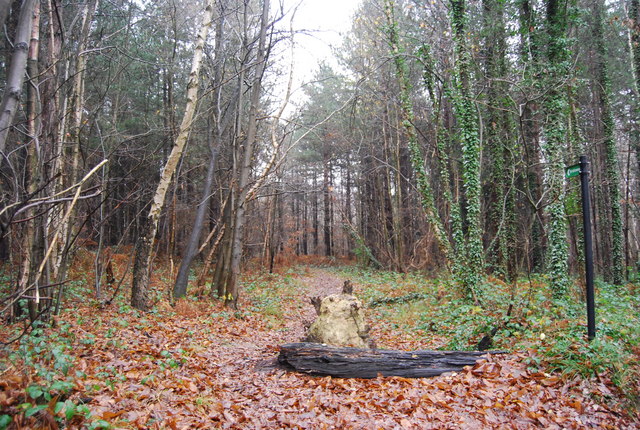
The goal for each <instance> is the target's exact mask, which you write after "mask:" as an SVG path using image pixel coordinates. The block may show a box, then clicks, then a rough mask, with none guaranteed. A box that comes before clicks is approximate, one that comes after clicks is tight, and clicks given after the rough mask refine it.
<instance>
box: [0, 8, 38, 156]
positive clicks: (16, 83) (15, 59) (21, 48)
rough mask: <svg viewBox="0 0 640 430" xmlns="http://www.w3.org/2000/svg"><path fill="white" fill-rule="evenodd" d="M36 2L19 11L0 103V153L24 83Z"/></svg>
mask: <svg viewBox="0 0 640 430" xmlns="http://www.w3.org/2000/svg"><path fill="white" fill-rule="evenodd" d="M35 5H36V0H25V1H24V2H23V3H22V8H21V9H20V17H19V18H18V27H17V28H16V36H15V39H14V41H13V54H12V55H11V64H10V65H9V69H8V70H7V82H6V84H5V87H4V94H3V96H2V102H1V103H0V152H4V150H5V147H6V145H7V135H8V134H9V128H10V127H11V124H12V123H13V117H14V116H15V114H16V110H17V108H18V102H19V101H20V95H21V94H22V83H23V82H24V76H25V71H26V68H27V58H28V56H29V40H30V38H31V27H32V23H33V12H34V8H35Z"/></svg>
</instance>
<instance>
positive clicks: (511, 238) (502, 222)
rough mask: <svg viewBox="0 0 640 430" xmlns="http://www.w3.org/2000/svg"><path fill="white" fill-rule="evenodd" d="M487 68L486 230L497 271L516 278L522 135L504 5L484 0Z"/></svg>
mask: <svg viewBox="0 0 640 430" xmlns="http://www.w3.org/2000/svg"><path fill="white" fill-rule="evenodd" d="M483 18H484V29H483V32H484V58H485V60H484V68H485V74H486V76H487V78H488V82H487V90H486V93H487V112H486V121H485V122H486V124H487V126H486V128H485V132H484V136H485V137H484V138H485V142H486V143H485V147H486V149H487V151H485V156H484V165H485V166H486V169H487V170H488V175H487V176H488V177H487V179H488V181H486V183H485V185H484V186H483V190H484V191H483V195H484V196H485V199H486V203H485V204H486V206H487V212H488V216H486V217H485V219H484V221H485V224H484V231H485V237H486V240H487V241H488V243H487V246H485V248H487V249H488V253H489V256H490V257H489V258H490V261H489V262H488V263H489V264H491V265H492V270H493V272H494V273H497V274H501V275H503V276H504V277H505V278H507V279H510V278H514V277H515V262H514V254H515V250H514V247H515V187H514V183H513V182H514V179H515V166H516V160H515V157H514V154H516V153H517V149H518V148H517V144H515V143H514V141H515V140H516V139H514V136H513V135H512V133H513V130H514V129H515V127H514V122H513V120H512V118H511V113H510V107H511V106H510V103H509V101H508V98H507V95H508V94H509V85H508V84H507V81H508V71H509V70H508V66H507V58H506V56H507V43H506V28H505V19H504V3H503V2H501V1H496V0H483Z"/></svg>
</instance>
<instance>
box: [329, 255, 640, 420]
mask: <svg viewBox="0 0 640 430" xmlns="http://www.w3.org/2000/svg"><path fill="white" fill-rule="evenodd" d="M334 270H335V271H336V272H337V273H338V274H339V275H340V276H343V277H345V278H348V279H351V280H352V281H353V282H354V284H355V285H356V288H355V292H356V294H357V295H358V296H359V297H360V298H361V299H362V300H363V302H364V303H365V305H367V306H368V307H369V308H370V313H371V316H370V317H371V318H373V319H377V320H378V321H382V320H384V321H386V322H391V323H392V324H393V327H394V328H396V329H397V330H404V331H406V332H408V333H411V334H412V336H414V337H417V338H418V339H419V340H420V343H421V344H423V345H424V348H433V347H434V346H435V347H436V348H439V349H448V350H474V349H478V348H479V346H480V345H479V344H480V342H481V341H482V340H483V338H485V339H484V341H483V342H484V345H482V346H487V347H488V348H489V349H492V350H505V351H514V352H515V351H533V352H535V354H533V355H532V357H533V358H532V359H531V361H530V363H529V365H530V366H531V367H533V368H537V369H540V370H544V371H559V372H562V373H565V374H571V375H573V374H579V375H582V376H583V377H587V378H591V377H595V378H598V379H600V380H609V379H610V380H611V381H612V382H613V384H614V385H615V386H616V387H618V388H619V389H620V390H621V391H622V392H623V394H624V396H625V397H626V398H627V399H629V400H631V402H632V403H635V404H636V407H637V405H638V399H639V397H638V394H639V393H638V387H639V382H640V370H639V369H638V365H637V363H638V358H639V357H640V294H638V293H639V292H640V287H639V286H638V285H636V284H627V285H624V286H614V285H611V284H607V283H605V282H602V281H597V282H596V325H597V336H596V338H595V339H594V340H593V341H591V342H589V341H588V340H587V336H586V330H587V329H586V305H585V304H584V297H583V295H582V292H581V287H580V286H579V285H574V286H573V289H572V290H571V291H570V292H569V294H568V295H567V297H565V298H564V299H563V300H561V301H552V300H551V297H552V294H551V290H550V286H549V280H548V279H547V278H546V277H545V276H537V277H534V278H531V279H523V280H519V281H518V282H517V283H514V284H506V283H504V282H502V281H501V280H499V279H494V278H488V279H486V280H485V281H484V284H483V285H482V286H481V303H479V304H474V303H470V302H468V301H466V300H464V298H463V297H461V296H460V294H459V292H458V290H457V289H456V288H455V286H454V285H453V283H452V282H451V281H450V280H448V279H442V278H439V279H427V278H426V277H423V276H421V275H420V274H415V273H414V274H398V273H394V272H388V271H374V270H366V269H361V268H356V267H346V268H345V267H343V268H336V269H334ZM375 322H376V321H373V323H374V324H375ZM488 339H490V342H488ZM436 340H439V342H436Z"/></svg>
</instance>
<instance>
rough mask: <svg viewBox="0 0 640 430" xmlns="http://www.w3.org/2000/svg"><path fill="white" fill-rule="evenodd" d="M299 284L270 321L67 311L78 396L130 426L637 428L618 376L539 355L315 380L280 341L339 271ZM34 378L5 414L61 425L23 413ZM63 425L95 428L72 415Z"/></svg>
mask: <svg viewBox="0 0 640 430" xmlns="http://www.w3.org/2000/svg"><path fill="white" fill-rule="evenodd" d="M297 285H298V286H299V288H298V290H297V291H296V294H295V296H294V297H287V298H283V299H282V303H283V305H284V308H283V312H282V316H281V318H280V321H281V323H280V324H279V325H275V326H274V325H273V324H272V321H271V320H269V319H267V318H265V317H264V316H263V315H261V314H260V313H251V312H243V313H238V314H236V315H234V314H233V313H231V312H230V311H229V310H227V309H225V308H224V307H223V306H222V305H221V304H220V303H218V302H207V303H202V302H183V303H182V304H180V305H179V306H177V307H176V310H175V311H173V312H172V311H169V309H167V310H165V311H160V312H159V313H158V314H139V313H137V312H135V311H128V312H126V313H118V310H117V308H116V307H115V305H111V306H110V307H108V308H104V309H101V310H99V311H98V310H97V309H96V308H95V307H91V306H89V305H85V306H81V307H79V308H77V309H74V310H73V312H68V313H67V314H66V315H64V316H63V318H64V319H65V320H66V322H68V323H69V324H70V327H69V330H68V336H69V337H70V338H71V339H72V349H73V356H74V357H75V361H74V363H73V370H74V372H75V373H74V374H75V375H76V376H75V378H74V380H73V384H74V385H73V390H72V392H71V393H70V395H69V399H70V400H72V401H74V402H76V403H84V404H86V405H87V406H88V408H89V410H90V411H91V416H92V419H101V420H104V421H105V422H107V423H109V424H110V425H111V428H127V429H148V428H152V429H191V428H193V429H198V428H206V429H210V428H222V429H281V428H295V429H333V428H344V429H459V428H474V429H477V428H508V429H530V428H545V429H582V428H601V429H620V428H628V429H636V428H640V423H639V420H638V417H637V416H633V415H630V414H629V413H628V412H625V411H624V410H621V409H619V408H617V407H616V406H615V403H611V402H609V403H611V404H609V403H603V402H598V401H597V399H606V398H611V397H612V396H614V395H615V393H613V391H612V390H613V388H612V387H611V386H609V385H607V384H606V383H604V382H602V381H599V380H597V379H594V380H585V379H581V378H579V377H577V376H574V377H566V376H563V375H560V374H555V373H553V374H548V373H541V372H538V371H533V370H530V369H529V368H528V366H527V364H526V363H527V362H529V360H530V359H531V358H532V357H531V354H532V353H530V352H522V353H513V354H507V355H500V356H491V355H489V356H487V357H486V358H485V359H483V360H481V361H479V362H478V363H477V364H476V365H475V366H473V367H467V368H465V369H464V370H463V371H461V372H453V373H449V374H444V375H441V376H438V377H433V378H423V379H407V378H399V377H378V378H374V379H368V380H367V379H342V378H331V377H313V376H308V375H302V374H297V373H295V372H290V371H287V370H285V369H281V368H278V367H277V366H276V365H275V362H276V357H277V354H278V349H279V346H280V345H282V344H284V343H288V342H295V341H299V340H300V338H301V337H302V336H303V334H304V325H305V323H307V324H308V321H309V320H310V319H312V318H313V315H314V312H313V308H312V306H311V305H310V304H309V302H308V297H311V296H315V295H326V294H329V293H332V292H337V291H339V289H340V285H341V280H340V279H339V278H337V277H336V276H335V275H332V274H328V273H327V272H324V271H321V270H318V269H313V270H311V271H310V272H309V273H308V274H307V275H306V276H305V277H302V278H299V279H298V280H297ZM247 300H250V298H248V299H247ZM248 304H249V302H246V303H243V305H245V306H247V305H248ZM301 304H303V305H304V306H302V307H301V306H300V305H301ZM87 339H91V342H89V341H87ZM416 343H417V342H416V341H414V342H413V344H412V342H411V340H410V339H408V338H407V337H406V336H399V337H398V338H397V339H396V338H394V337H392V336H383V338H382V339H381V340H380V342H379V344H378V346H379V347H384V348H398V349H406V348H414V349H425V348H427V347H429V345H418V344H416ZM3 358H4V357H3ZM38 382H39V381H38V378H37V377H36V376H35V375H34V374H33V372H29V371H28V368H27V367H25V365H24V363H18V362H16V363H10V364H9V366H7V367H6V368H5V369H4V370H3V373H2V374H1V375H0V415H1V414H9V415H14V416H15V419H16V421H14V424H12V425H13V427H9V428H59V427H58V424H56V420H55V419H54V417H55V416H57V417H58V421H57V422H58V423H60V422H61V421H64V420H61V418H60V414H61V412H60V411H58V412H57V415H56V412H55V411H54V410H52V408H48V409H43V410H42V411H40V412H38V413H37V414H34V415H33V416H31V417H29V418H25V417H18V414H19V412H20V404H22V403H23V402H25V394H24V393H25V389H26V387H28V386H29V385H31V384H33V383H38ZM65 424H66V426H67V428H85V427H87V426H88V423H87V421H83V420H79V419H77V418H76V419H71V420H67V421H66V422H65Z"/></svg>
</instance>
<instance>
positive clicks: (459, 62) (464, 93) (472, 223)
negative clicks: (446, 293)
mask: <svg viewBox="0 0 640 430" xmlns="http://www.w3.org/2000/svg"><path fill="white" fill-rule="evenodd" d="M449 6H450V12H449V13H450V19H451V27H452V28H453V40H454V46H455V62H454V69H453V78H454V82H453V89H452V95H453V104H454V112H455V116H456V120H457V122H458V128H459V134H460V137H459V139H460V143H461V144H462V184H463V189H464V194H465V199H466V208H465V209H466V216H465V226H466V230H467V231H466V237H465V249H464V253H465V268H464V273H463V278H462V282H463V285H464V287H465V290H466V291H467V293H468V294H470V295H472V296H473V297H474V299H476V300H477V298H478V293H479V287H480V281H481V278H482V275H483V274H484V251H483V247H482V227H481V222H480V211H481V202H480V198H481V187H480V152H481V145H480V132H479V127H478V115H477V111H476V106H475V103H474V101H473V94H472V91H471V53H470V51H469V47H468V46H467V34H466V31H467V16H466V15H467V14H466V2H465V0H450V2H449Z"/></svg>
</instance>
